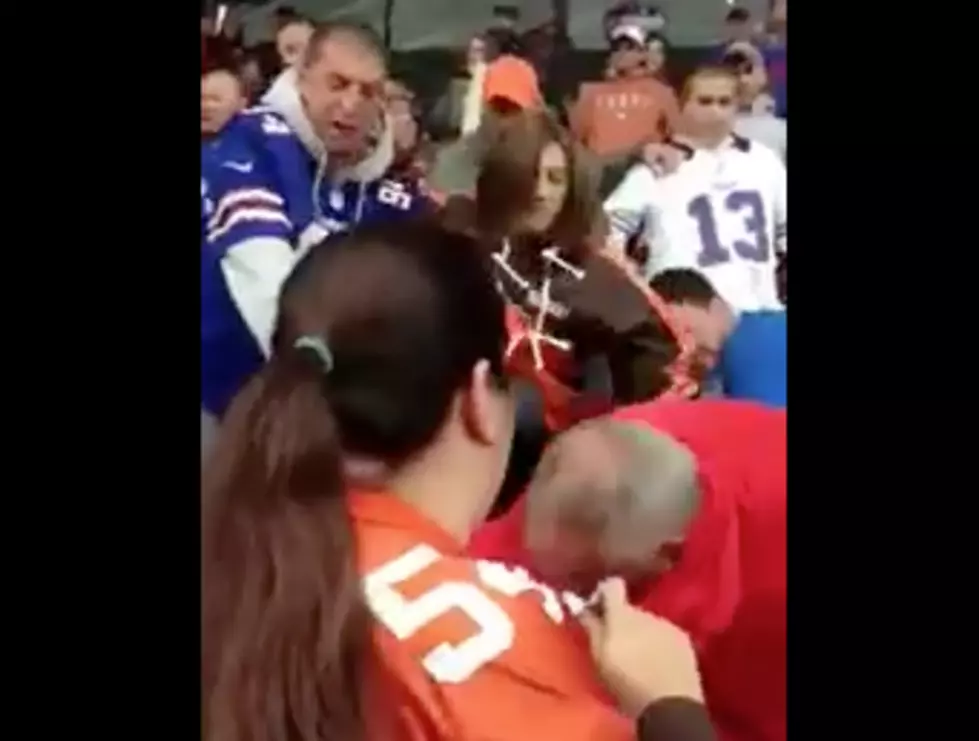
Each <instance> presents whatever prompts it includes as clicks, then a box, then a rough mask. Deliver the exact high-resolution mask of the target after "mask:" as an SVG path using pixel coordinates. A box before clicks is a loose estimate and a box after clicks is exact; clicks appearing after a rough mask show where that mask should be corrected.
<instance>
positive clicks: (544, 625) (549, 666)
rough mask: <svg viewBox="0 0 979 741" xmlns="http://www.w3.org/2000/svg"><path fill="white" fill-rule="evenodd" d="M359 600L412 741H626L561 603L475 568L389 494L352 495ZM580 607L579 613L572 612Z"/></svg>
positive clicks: (514, 578)
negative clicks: (364, 606) (372, 620)
mask: <svg viewBox="0 0 979 741" xmlns="http://www.w3.org/2000/svg"><path fill="white" fill-rule="evenodd" d="M349 500H350V511H351V515H352V518H353V522H354V528H355V532H356V536H357V541H358V568H359V570H360V573H361V574H362V577H363V586H364V594H365V597H366V599H367V604H368V605H369V607H370V609H371V612H372V613H373V615H374V618H375V620H376V622H377V630H376V640H377V643H378V645H379V648H380V654H381V658H382V660H383V661H384V663H385V668H386V669H387V671H388V673H389V674H390V675H392V676H393V679H394V680H395V683H396V684H397V685H398V686H399V687H400V688H401V690H402V692H403V694H404V695H406V696H407V697H406V698H405V701H404V702H403V707H402V708H401V716H402V719H403V721H404V724H405V725H406V727H407V732H408V733H409V739H410V741H415V740H416V739H417V740H418V741H422V740H423V739H424V741H440V740H441V739H445V740H446V741H448V740H449V739H452V741H469V740H471V741H497V740H498V741H537V740H538V739H561V741H619V740H620V739H621V740H622V741H625V740H626V739H634V738H635V731H634V727H633V724H632V722H631V721H629V720H628V719H627V718H625V717H624V716H622V715H621V714H619V713H618V712H617V711H616V710H615V709H614V707H613V706H612V705H611V704H610V703H609V701H608V698H607V696H606V695H605V692H604V690H603V688H602V687H601V684H600V683H599V681H598V678H597V675H596V671H595V668H594V665H593V663H592V659H591V656H590V655H589V653H588V649H587V644H586V643H585V642H583V640H582V635H581V632H580V629H578V630H576V627H577V626H576V624H575V621H574V618H573V616H572V615H571V613H570V610H569V608H568V604H569V603H568V600H567V596H565V597H562V596H561V595H558V594H557V593H555V592H554V591H553V590H551V589H549V588H547V587H545V586H543V585H541V584H538V583H536V582H534V581H532V580H531V579H530V577H529V576H527V574H526V572H523V571H521V570H518V569H510V568H509V567H504V566H502V565H500V564H494V563H491V562H477V561H473V560H471V559H469V558H467V557H465V555H464V554H463V547H462V546H461V545H460V544H459V543H457V542H456V541H455V540H453V539H452V538H451V536H449V535H448V534H447V533H446V532H445V531H443V530H442V529H441V528H439V527H438V526H437V525H435V524H434V523H433V522H431V521H430V520H428V519H427V518H425V517H424V516H423V515H421V514H420V513H419V512H418V511H417V510H415V509H414V508H412V507H410V506H409V505H407V504H405V503H403V502H401V501H400V500H398V499H396V498H395V497H393V496H390V495H386V494H381V493H367V492H357V493H354V494H352V495H350V497H349ZM577 606H578V607H580V603H579V604H578V605H577Z"/></svg>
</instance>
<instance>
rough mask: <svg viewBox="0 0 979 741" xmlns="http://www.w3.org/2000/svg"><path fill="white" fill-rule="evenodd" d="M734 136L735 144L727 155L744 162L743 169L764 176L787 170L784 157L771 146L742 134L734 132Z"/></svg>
mask: <svg viewBox="0 0 979 741" xmlns="http://www.w3.org/2000/svg"><path fill="white" fill-rule="evenodd" d="M756 125H757V123H756ZM733 137H734V146H732V147H731V149H730V153H729V154H728V155H727V156H728V157H731V158H733V161H740V162H741V163H743V164H742V167H743V169H747V170H750V171H751V172H752V173H759V174H763V176H764V177H768V176H769V175H771V174H773V173H781V172H783V171H784V170H785V165H784V164H783V163H782V159H781V158H780V157H779V155H778V154H777V153H776V152H775V150H773V149H772V148H771V146H769V145H767V144H765V143H764V142H760V141H758V140H756V139H751V138H748V137H744V136H741V135H740V134H734V135H733Z"/></svg>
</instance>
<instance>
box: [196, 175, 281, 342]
mask: <svg viewBox="0 0 979 741" xmlns="http://www.w3.org/2000/svg"><path fill="white" fill-rule="evenodd" d="M258 165H259V163H258V162H256V161H255V160H254V159H248V158H242V159H235V160H229V159H223V160H221V161H220V162H218V163H216V165H215V169H216V172H215V173H213V174H209V175H208V176H206V180H207V182H208V185H209V186H210V188H211V189H212V192H211V193H209V197H210V200H211V214H210V216H209V218H208V220H207V223H206V226H205V248H206V249H208V250H210V251H212V253H213V254H215V256H216V258H217V259H218V260H219V261H220V267H221V272H222V273H223V275H224V278H225V282H226V285H227V289H228V292H229V294H230V295H231V298H232V300H233V301H234V303H235V305H236V307H237V308H238V311H239V312H240V314H241V317H242V319H243V320H244V321H245V323H246V324H247V326H248V328H249V330H250V331H251V333H252V334H253V336H254V337H255V340H256V341H257V342H258V344H259V347H261V348H262V350H263V351H264V352H265V353H266V355H267V354H268V352H269V347H270V342H271V335H272V329H273V326H274V323H275V313H276V306H277V302H278V294H279V288H280V287H281V285H282V282H283V281H284V280H285V278H286V276H287V275H288V274H289V272H290V271H291V270H292V266H293V264H294V262H295V254H294V251H293V248H292V233H293V224H292V222H291V221H290V219H289V216H288V211H287V204H286V199H285V198H284V197H283V195H282V194H281V193H280V192H278V189H277V188H276V187H275V180H274V178H272V177H269V176H268V175H267V174H266V173H263V172H262V170H261V168H260V167H259V166H258Z"/></svg>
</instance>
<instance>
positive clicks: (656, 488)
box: [527, 417, 701, 560]
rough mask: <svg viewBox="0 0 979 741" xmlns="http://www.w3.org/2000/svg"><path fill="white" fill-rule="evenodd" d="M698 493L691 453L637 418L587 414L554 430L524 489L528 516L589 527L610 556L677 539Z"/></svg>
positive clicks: (637, 553) (639, 553)
mask: <svg viewBox="0 0 979 741" xmlns="http://www.w3.org/2000/svg"><path fill="white" fill-rule="evenodd" d="M700 501H701V492H700V485H699V480H698V474H697V461H696V458H695V457H694V455H693V453H692V452H691V451H690V450H689V448H687V447H686V446H685V445H683V444H682V443H680V442H678V441H677V440H675V439H673V438H672V437H670V436H669V435H666V434H664V433H661V432H658V431H656V430H654V429H653V428H651V427H647V426H645V425H643V424H641V423H634V422H626V421H621V420H615V419H612V418H607V417H606V418H602V419H597V420H591V421H589V422H586V423H583V424H581V425H578V426H576V427H574V428H572V429H571V430H569V431H568V432H566V433H564V434H563V435H561V436H559V437H558V438H557V439H556V440H555V441H554V443H552V445H551V446H550V447H549V449H548V450H547V451H546V452H545V454H544V456H543V457H542V459H541V464H540V466H539V467H538V469H537V471H536V472H535V474H534V478H533V480H532V481H531V486H530V488H529V490H528V505H527V506H528V516H529V518H544V519H545V520H553V524H554V525H556V526H560V527H572V528H574V529H575V530H577V531H578V532H585V533H590V534H592V535H593V536H595V537H596V538H597V539H598V541H599V547H600V548H601V550H602V552H603V553H605V555H606V556H607V557H609V558H610V559H615V560H619V559H628V560H633V559H642V558H644V557H646V556H648V555H649V554H651V553H654V552H655V551H657V550H658V549H659V548H660V547H661V546H662V545H663V544H664V543H666V542H668V541H674V540H678V539H682V538H683V536H684V534H685V532H686V530H687V528H688V527H689V524H690V522H691V520H692V519H693V517H694V516H695V515H696V513H697V511H698V509H699V507H700Z"/></svg>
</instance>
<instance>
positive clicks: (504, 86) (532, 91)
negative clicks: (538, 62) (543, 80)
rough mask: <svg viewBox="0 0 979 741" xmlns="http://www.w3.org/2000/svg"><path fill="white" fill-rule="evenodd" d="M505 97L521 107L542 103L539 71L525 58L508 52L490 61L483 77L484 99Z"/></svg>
mask: <svg viewBox="0 0 979 741" xmlns="http://www.w3.org/2000/svg"><path fill="white" fill-rule="evenodd" d="M493 98H503V99H505V100H509V101H510V102H512V103H514V104H516V105H518V106H520V107H521V108H537V107H538V106H539V105H540V103H541V94H540V87H539V85H538V81H537V72H535V71H534V68H533V67H532V66H531V65H530V64H529V63H528V62H526V61H524V60H523V59H520V58H519V57H514V56H511V55H509V54H506V55H504V56H502V57H499V58H498V59H496V60H494V61H493V62H491V63H490V65H489V66H488V67H487V68H486V76H485V78H484V79H483V100H484V101H490V100H492V99H493Z"/></svg>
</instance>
